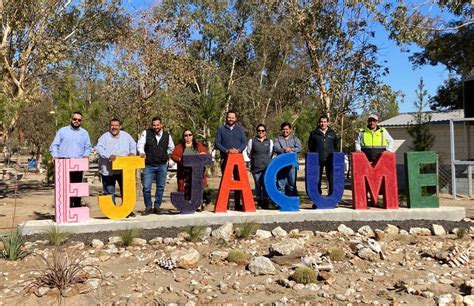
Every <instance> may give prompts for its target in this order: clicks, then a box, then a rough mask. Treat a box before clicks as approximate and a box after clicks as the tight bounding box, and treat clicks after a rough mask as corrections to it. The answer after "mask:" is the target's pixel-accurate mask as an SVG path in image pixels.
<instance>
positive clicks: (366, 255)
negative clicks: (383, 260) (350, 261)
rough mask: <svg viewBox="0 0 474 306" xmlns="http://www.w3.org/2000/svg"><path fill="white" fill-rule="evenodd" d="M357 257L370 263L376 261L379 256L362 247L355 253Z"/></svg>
mask: <svg viewBox="0 0 474 306" xmlns="http://www.w3.org/2000/svg"><path fill="white" fill-rule="evenodd" d="M357 256H359V257H360V258H362V259H365V260H370V261H377V260H378V259H379V258H380V255H379V254H377V253H375V252H374V251H372V250H371V249H369V248H366V247H363V248H361V249H360V250H358V251H357Z"/></svg>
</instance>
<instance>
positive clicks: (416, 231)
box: [410, 227, 431, 236]
mask: <svg viewBox="0 0 474 306" xmlns="http://www.w3.org/2000/svg"><path fill="white" fill-rule="evenodd" d="M410 235H413V236H431V231H430V230H429V229H427V228H425V227H411V228H410Z"/></svg>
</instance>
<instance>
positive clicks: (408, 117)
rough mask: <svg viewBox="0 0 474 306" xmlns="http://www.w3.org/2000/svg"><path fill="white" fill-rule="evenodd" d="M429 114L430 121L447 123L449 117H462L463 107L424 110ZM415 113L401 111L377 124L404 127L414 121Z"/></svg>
mask: <svg viewBox="0 0 474 306" xmlns="http://www.w3.org/2000/svg"><path fill="white" fill-rule="evenodd" d="M425 113H429V114H431V123H435V124H440V123H441V124H442V123H448V122H449V120H450V119H459V118H464V110H463V109H455V110H449V111H437V112H425ZM414 114H416V112H412V113H402V114H400V115H398V116H395V117H393V118H390V119H387V120H384V121H382V122H380V123H379V124H380V125H381V126H384V127H390V126H392V127H397V126H399V127H405V126H408V125H410V123H412V122H413V121H414V118H413V115H414Z"/></svg>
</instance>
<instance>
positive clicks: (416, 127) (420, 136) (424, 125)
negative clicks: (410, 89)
mask: <svg viewBox="0 0 474 306" xmlns="http://www.w3.org/2000/svg"><path fill="white" fill-rule="evenodd" d="M415 93H416V96H417V100H416V101H415V107H416V108H417V112H416V113H415V114H414V115H413V121H412V122H411V123H410V126H409V127H408V134H410V136H411V137H412V138H413V146H412V147H410V149H412V150H415V151H429V150H430V149H431V147H432V146H433V143H434V139H435V136H434V135H433V134H432V133H431V132H430V123H431V117H432V116H431V114H430V113H426V112H424V111H423V109H424V108H425V107H426V106H428V101H426V96H428V92H427V91H426V89H425V84H424V82H423V78H421V79H420V83H419V84H418V89H417V90H416V91H415Z"/></svg>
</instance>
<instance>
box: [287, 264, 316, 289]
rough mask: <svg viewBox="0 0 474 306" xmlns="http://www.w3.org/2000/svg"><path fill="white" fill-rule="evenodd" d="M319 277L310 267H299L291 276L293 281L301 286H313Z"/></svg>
mask: <svg viewBox="0 0 474 306" xmlns="http://www.w3.org/2000/svg"><path fill="white" fill-rule="evenodd" d="M317 277H318V275H317V274H316V271H314V270H313V269H312V268H310V267H299V268H296V270H295V273H293V275H292V276H291V279H292V280H294V281H295V282H297V283H299V284H304V285H306V284H311V283H316V279H317Z"/></svg>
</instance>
